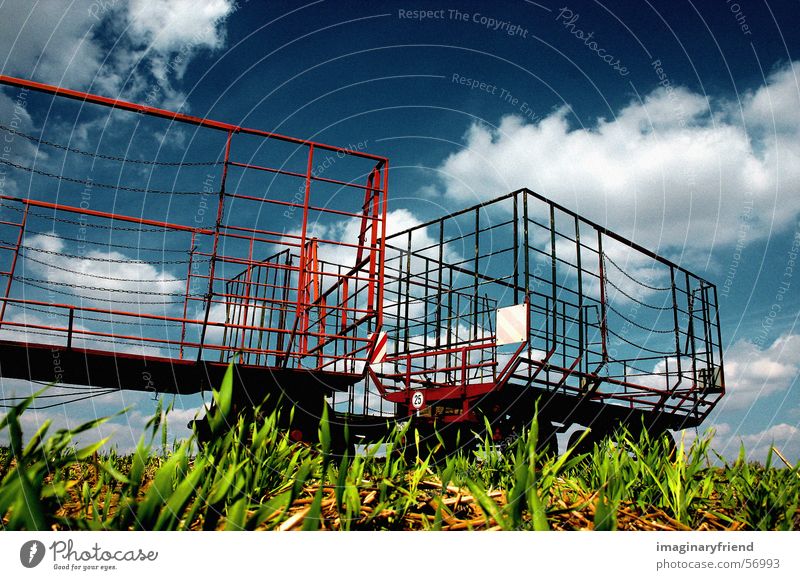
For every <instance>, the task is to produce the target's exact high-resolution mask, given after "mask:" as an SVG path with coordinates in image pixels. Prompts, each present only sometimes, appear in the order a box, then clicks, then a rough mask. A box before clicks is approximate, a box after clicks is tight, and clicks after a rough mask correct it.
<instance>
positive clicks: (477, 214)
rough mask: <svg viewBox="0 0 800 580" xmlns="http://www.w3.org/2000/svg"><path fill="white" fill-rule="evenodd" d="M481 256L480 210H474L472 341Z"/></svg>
mask: <svg viewBox="0 0 800 580" xmlns="http://www.w3.org/2000/svg"><path fill="white" fill-rule="evenodd" d="M480 254H481V210H480V206H479V207H477V208H475V265H474V267H473V272H472V273H473V277H474V280H473V287H472V339H473V340H478V268H479V263H478V261H479V259H480Z"/></svg>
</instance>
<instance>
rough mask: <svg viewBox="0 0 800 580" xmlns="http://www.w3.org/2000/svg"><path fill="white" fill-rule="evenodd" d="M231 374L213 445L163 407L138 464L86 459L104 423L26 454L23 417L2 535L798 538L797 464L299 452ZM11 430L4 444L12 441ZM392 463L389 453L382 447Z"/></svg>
mask: <svg viewBox="0 0 800 580" xmlns="http://www.w3.org/2000/svg"><path fill="white" fill-rule="evenodd" d="M230 378H231V377H230V373H229V375H228V376H227V377H226V380H225V381H224V383H223V385H222V387H221V389H220V391H218V392H215V393H214V396H215V399H216V402H217V406H216V407H215V410H214V412H213V414H212V416H211V421H210V422H211V428H212V430H213V432H214V433H215V434H216V436H215V438H214V439H213V440H212V442H211V443H209V444H202V445H200V446H199V450H198V446H197V444H196V443H195V441H194V438H191V439H190V440H188V441H185V442H182V443H180V444H174V445H172V447H171V448H169V449H168V448H167V443H166V425H165V424H164V422H163V420H162V417H163V416H164V414H163V412H162V409H161V408H160V406H159V409H158V411H157V413H156V414H155V415H154V416H153V418H152V419H151V420H150V422H149V423H148V425H147V431H146V433H144V434H143V436H142V438H141V440H140V442H139V445H138V447H137V449H136V451H135V452H134V453H133V454H131V455H126V456H120V455H116V454H115V453H113V452H111V453H103V454H101V453H99V450H100V449H101V448H102V446H103V444H104V441H98V442H96V443H94V444H92V445H88V446H86V447H82V448H78V447H76V445H75V444H74V441H75V438H76V436H77V435H79V434H80V433H82V432H85V431H88V430H90V429H92V428H94V427H95V426H97V425H98V424H99V423H102V422H103V421H105V419H98V420H96V421H91V422H89V423H86V424H85V425H82V426H81V427H78V428H76V429H73V430H61V431H57V432H55V433H50V426H49V424H47V423H46V424H44V425H42V427H41V428H40V429H39V431H38V432H37V433H36V434H35V435H34V436H33V437H31V438H30V440H29V441H28V443H27V444H25V445H23V439H22V433H21V428H20V423H19V416H20V415H21V414H22V413H24V412H25V409H26V408H27V407H29V406H30V405H31V403H32V402H33V400H34V399H33V398H31V399H29V400H27V401H25V402H24V403H22V404H20V405H19V406H18V407H16V408H14V409H12V410H11V411H10V412H9V413H8V414H7V415H6V416H5V417H4V418H3V419H2V420H0V434H2V435H5V436H6V437H7V438H8V440H9V441H10V446H9V447H6V448H2V449H0V520H1V521H2V528H3V529H7V530H23V529H26V530H50V529H55V530H223V529H224V530H318V529H325V530H386V529H390V530H429V529H430V530H576V529H589V530H591V529H594V530H616V529H619V530H798V529H800V465H798V466H795V467H794V468H778V467H776V466H775V465H773V464H772V459H773V456H772V455H770V456H769V457H768V459H767V461H766V464H765V465H761V464H755V463H748V462H747V461H746V460H745V453H744V450H742V451H741V453H740V456H739V458H738V459H737V460H736V461H735V462H733V463H732V464H729V463H724V465H723V466H722V467H719V466H715V465H714V464H715V462H714V461H713V459H714V458H713V456H712V452H710V450H709V449H710V443H711V440H710V439H709V438H708V437H706V438H698V439H697V440H695V441H694V442H693V443H692V445H691V446H690V447H689V448H685V447H684V445H683V444H679V445H678V451H677V454H673V456H670V453H669V451H668V445H667V443H666V442H665V441H661V440H651V439H650V438H649V437H648V436H647V434H644V435H642V436H640V437H638V438H636V439H633V438H631V437H630V436H628V435H627V434H625V433H621V434H619V435H618V436H617V437H616V438H615V439H613V440H607V441H605V442H604V443H603V444H601V445H596V446H595V447H594V450H593V452H592V453H589V454H584V455H573V454H572V453H569V452H568V453H566V454H564V455H562V456H560V457H544V456H541V455H540V454H537V453H536V451H535V449H536V440H537V430H538V429H537V424H536V422H535V421H534V422H533V424H532V425H531V427H530V429H527V430H525V431H524V432H523V433H522V434H521V435H520V437H519V438H518V439H517V440H516V442H515V443H513V444H512V445H510V446H508V447H506V448H505V449H498V448H497V446H495V445H494V444H493V443H492V442H490V441H488V440H487V441H485V442H484V443H483V445H482V447H481V448H479V449H476V450H472V451H470V452H468V453H462V454H459V455H455V456H451V457H447V458H443V459H439V460H438V461H433V459H432V458H431V457H424V456H423V457H421V456H420V454H419V453H413V452H412V453H397V452H395V451H396V450H397V449H399V448H400V447H401V442H405V445H411V446H413V449H419V448H420V446H419V439H418V437H419V436H418V434H417V433H416V432H414V433H412V432H408V430H407V429H408V428H407V427H406V431H403V430H396V431H395V432H393V433H392V435H391V436H390V437H389V438H388V439H387V440H386V441H384V442H383V444H382V445H374V446H372V447H370V448H369V449H367V451H366V453H360V454H357V455H356V456H355V457H349V456H345V457H338V456H334V455H332V454H331V453H330V440H331V437H330V432H329V425H328V422H327V417H323V420H322V422H321V424H320V441H321V443H320V444H319V445H316V446H308V445H305V444H298V443H294V442H292V441H290V440H289V439H288V437H287V435H286V433H285V431H284V430H282V429H279V428H278V417H277V416H276V415H274V414H273V415H270V416H268V417H266V418H265V419H263V421H260V422H258V423H257V424H256V423H246V422H245V421H244V420H241V419H239V420H238V422H236V423H235V424H233V425H232V426H231V425H229V424H228V421H227V414H229V412H230V392H231V380H230ZM4 432H5V433H4ZM379 449H380V450H382V451H385V453H381V454H379V453H378V450H379Z"/></svg>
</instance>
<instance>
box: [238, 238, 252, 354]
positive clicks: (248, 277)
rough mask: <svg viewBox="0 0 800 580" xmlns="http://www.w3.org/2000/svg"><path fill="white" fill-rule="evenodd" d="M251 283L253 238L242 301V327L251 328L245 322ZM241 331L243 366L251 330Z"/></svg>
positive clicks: (248, 254) (240, 343) (248, 256)
mask: <svg viewBox="0 0 800 580" xmlns="http://www.w3.org/2000/svg"><path fill="white" fill-rule="evenodd" d="M252 283H253V238H250V249H249V251H248V252H247V274H246V275H245V282H244V300H243V301H242V319H243V320H242V325H243V326H252V324H248V322H247V314H248V312H249V308H248V307H249V304H248V303H249V301H250V286H251V285H252ZM241 331H242V338H241V340H240V342H239V345H240V347H241V352H240V353H239V364H244V343H245V336H246V335H247V334H248V333H250V334H252V332H253V331H252V330H246V329H244V328H242V329H241ZM248 359H249V356H248Z"/></svg>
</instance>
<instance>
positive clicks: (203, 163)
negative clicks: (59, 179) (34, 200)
mask: <svg viewBox="0 0 800 580" xmlns="http://www.w3.org/2000/svg"><path fill="white" fill-rule="evenodd" d="M0 131H6V132H7V133H11V134H13V135H17V136H18V137H22V138H23V139H27V140H28V141H31V142H33V143H37V144H41V145H47V146H48V147H53V148H55V149H61V150H62V151H69V152H70V153H77V154H79V155H85V156H87V157H92V158H97V159H105V160H106V161H120V162H122V163H133V164H138V165H160V166H168V167H181V166H184V167H199V166H215V165H222V163H223V162H222V161H153V160H149V159H131V158H129V157H115V156H114V155H104V154H102V153H97V152H92V151H84V150H82V149H76V148H74V147H68V146H67V145H61V144H59V143H54V142H52V141H46V140H45V139H42V138H41V137H34V136H32V135H28V134H27V133H23V132H22V131H18V130H17V129H13V128H11V127H8V126H6V125H3V124H0Z"/></svg>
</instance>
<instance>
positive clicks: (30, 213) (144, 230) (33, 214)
mask: <svg viewBox="0 0 800 580" xmlns="http://www.w3.org/2000/svg"><path fill="white" fill-rule="evenodd" d="M0 207H6V208H8V209H10V210H11V211H15V212H17V213H23V212H24V211H25V210H24V209H22V208H19V207H15V206H13V205H9V204H5V203H0ZM28 217H39V218H43V219H46V220H51V221H53V222H58V223H62V224H71V225H75V226H80V227H82V228H95V229H102V230H114V231H120V232H141V233H147V232H162V233H165V232H166V233H172V232H174V233H181V234H185V233H186V232H184V231H180V230H171V229H170V228H168V227H166V226H164V227H160V228H141V227H140V228H129V227H124V226H116V225H114V226H106V225H102V224H93V223H89V222H80V221H77V220H70V219H66V218H57V217H55V216H54V215H52V214H46V213H39V212H35V211H28Z"/></svg>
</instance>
